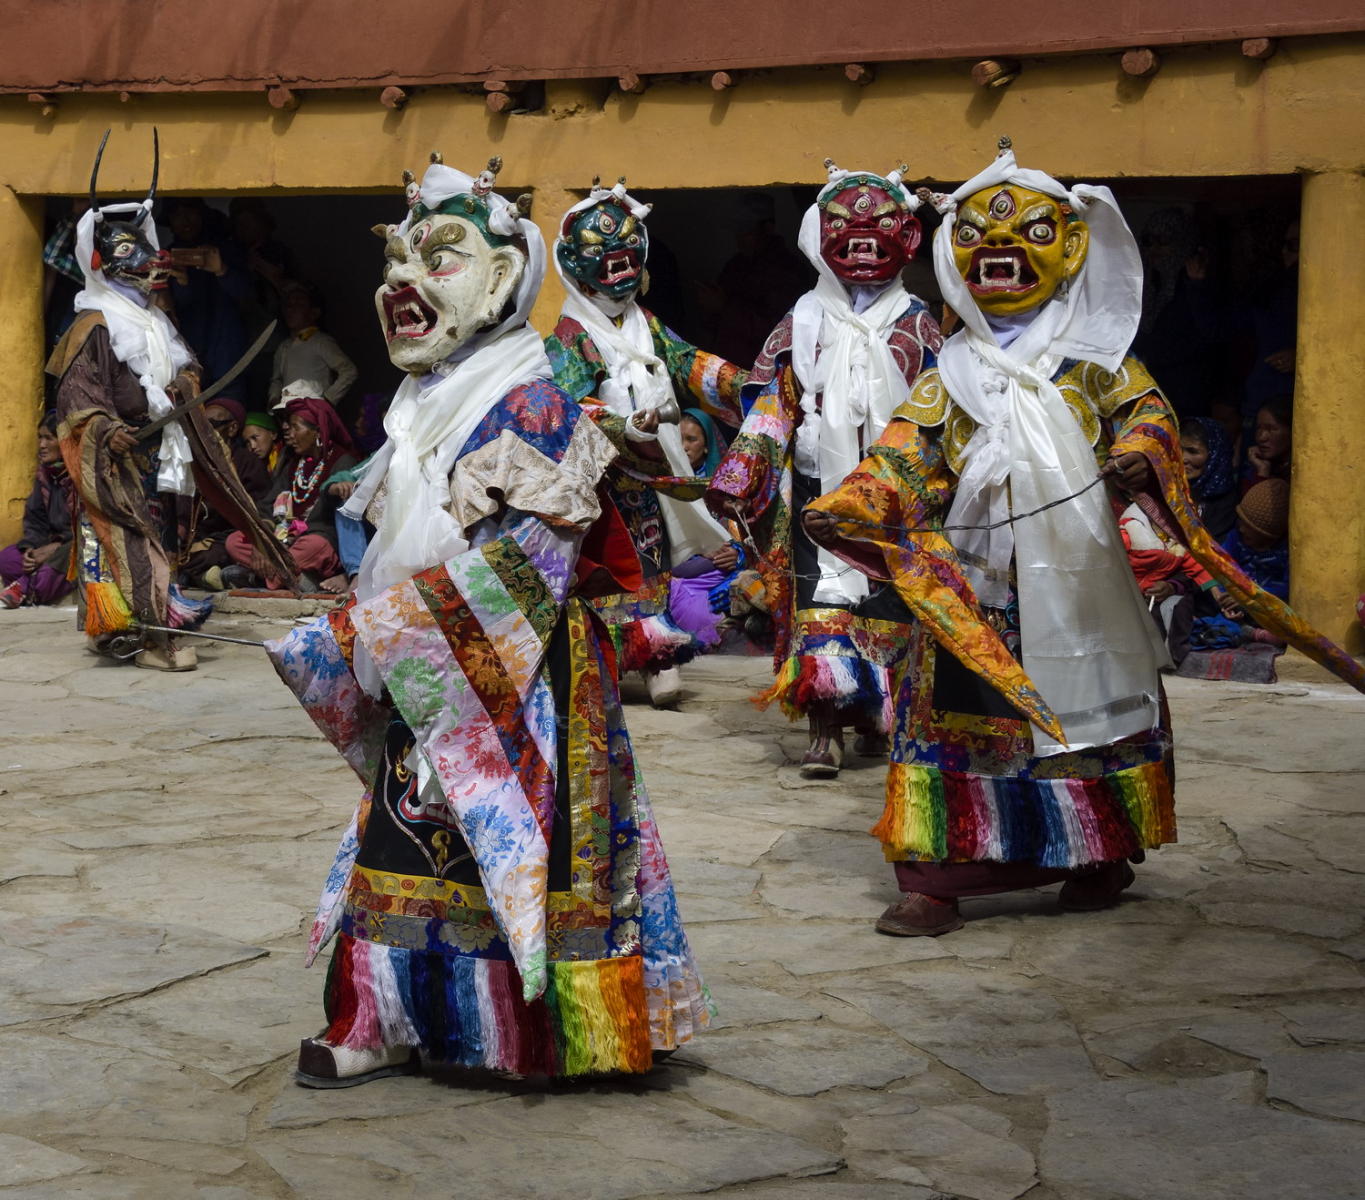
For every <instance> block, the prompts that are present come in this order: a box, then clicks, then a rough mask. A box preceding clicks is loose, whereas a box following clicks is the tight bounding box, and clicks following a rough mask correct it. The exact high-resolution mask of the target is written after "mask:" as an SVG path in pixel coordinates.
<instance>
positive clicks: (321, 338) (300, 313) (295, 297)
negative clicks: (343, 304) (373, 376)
mask: <svg viewBox="0 0 1365 1200" xmlns="http://www.w3.org/2000/svg"><path fill="white" fill-rule="evenodd" d="M282 315H283V317H284V324H285V327H286V328H287V329H288V330H289V335H290V336H289V338H288V340H286V341H284V342H281V343H280V347H279V349H278V350H276V351H275V372H274V375H273V377H272V378H271V380H270V403H271V406H272V407H273V408H278V407H280V396H281V394H282V392H283V391H284V385H285V384H286V383H288V382H289V381H290V380H291V379H314V380H317V382H318V383H319V384H321V386H322V391H321V392H320V393H319V394H320V395H321V396H322V398H323V399H324V400H326V401H327V402H328V403H329V404H331V405H332V407H333V408H335V407H336V406H337V405H338V404H340V403H341V400H342V398H343V397H344V396H345V395H346V393H347V392H348V391H350V390H351V385H352V384H353V383H355V381H356V376H357V375H358V374H359V372H358V371H357V370H356V366H355V363H353V362H352V361H351V360H350V359H349V358H347V357H346V352H345V351H344V350H342V348H341V347H340V346H339V345H338V344H337V340H336V338H334V337H333V336H332V335H331V334H330V333H324V332H323V331H322V329H321V328H320V324H321V321H322V316H323V301H322V294H321V293H320V292H318V291H317V290H316V289H315V288H307V287H304V286H303V285H301V284H300V285H298V286H296V287H292V288H290V289H289V290H288V291H287V292H285V294H284V302H283V305H282Z"/></svg>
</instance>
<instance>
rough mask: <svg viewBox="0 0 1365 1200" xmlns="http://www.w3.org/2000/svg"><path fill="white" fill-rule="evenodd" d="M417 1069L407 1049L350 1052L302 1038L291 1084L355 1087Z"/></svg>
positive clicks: (416, 1060)
mask: <svg viewBox="0 0 1365 1200" xmlns="http://www.w3.org/2000/svg"><path fill="white" fill-rule="evenodd" d="M421 1065H422V1062H421V1059H420V1058H419V1057H418V1056H417V1054H416V1053H415V1052H414V1051H413V1048H412V1047H411V1046H379V1047H378V1048H376V1049H374V1050H352V1049H350V1048H349V1047H347V1046H329V1045H328V1044H327V1043H326V1042H324V1041H323V1040H322V1039H321V1038H304V1039H303V1041H301V1042H300V1043H299V1066H298V1070H296V1071H295V1072H294V1082H295V1083H297V1084H298V1085H299V1086H300V1087H307V1088H344V1087H355V1086H356V1085H357V1084H360V1083H369V1082H370V1080H372V1079H383V1078H385V1077H386V1076H388V1075H416V1074H417V1073H418V1072H419V1071H420V1070H421Z"/></svg>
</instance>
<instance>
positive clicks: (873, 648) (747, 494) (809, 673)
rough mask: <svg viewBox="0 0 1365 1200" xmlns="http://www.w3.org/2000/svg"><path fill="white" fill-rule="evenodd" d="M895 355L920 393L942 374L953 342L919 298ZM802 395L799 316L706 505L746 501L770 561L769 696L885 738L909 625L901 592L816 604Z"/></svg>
mask: <svg viewBox="0 0 1365 1200" xmlns="http://www.w3.org/2000/svg"><path fill="white" fill-rule="evenodd" d="M889 344H890V346H891V350H892V353H893V354H894V355H895V357H896V359H897V361H898V362H899V364H900V366H901V369H902V370H903V371H904V372H905V379H906V382H907V383H909V384H911V385H912V386H913V384H914V382H915V380H916V379H917V378H918V377H919V375H920V373H921V372H922V371H924V370H926V369H927V368H929V367H932V366H933V364H934V361H935V356H936V354H937V353H938V349H939V347H940V346H941V345H942V344H943V335H942V333H941V332H940V331H939V328H938V325H937V324H936V323H935V322H934V319H933V317H931V316H930V315H929V310H928V308H926V307H925V305H924V303H923V302H922V301H921V300H919V299H917V298H915V297H913V296H911V297H909V304H908V305H907V307H906V309H905V311H904V313H902V315H901V316H900V317H899V318H898V320H897V321H896V324H895V326H894V330H893V332H892V334H891V337H890V340H889ZM803 397H804V390H803V388H802V386H801V382H800V380H799V379H798V378H797V375H796V371H795V370H794V368H793V367H792V315H791V314H790V313H788V314H787V316H786V317H785V318H784V319H783V321H782V323H781V324H780V325H778V327H777V328H776V329H774V330H773V332H772V334H771V335H770V336H769V337H768V341H767V343H766V345H765V346H764V347H763V352H762V353H761V354H760V355H759V356H758V360H757V361H756V362H755V363H754V369H753V372H752V374H751V375H750V376H749V380H748V382H747V384H746V385H745V388H744V396H743V400H744V411H745V417H744V424H743V425H742V426H741V427H740V431H739V434H738V435H737V436H736V438H735V440H734V441H733V442H731V444H730V449H729V450H728V451H727V452H726V455H725V457H724V458H723V459H722V460H721V464H720V466H719V467H717V468H716V473H715V475H714V477H713V478H712V480H711V487H710V490H709V491H708V492H707V497H706V498H707V503H708V504H709V505H710V506H711V510H712V512H714V513H715V514H716V515H717V516H719V517H728V516H729V512H728V504H729V502H731V501H734V500H737V501H740V502H741V504H742V507H743V509H744V511H745V512H746V514H747V519H748V521H749V523H750V526H751V528H752V532H753V536H754V540H755V542H756V543H757V549H758V550H759V552H760V554H761V557H760V558H759V560H758V573H759V576H760V578H761V579H762V581H763V586H764V591H765V594H766V603H767V607H768V614H769V616H770V617H771V618H772V622H773V632H774V645H773V671H774V673H775V675H776V680H775V682H774V683H773V686H772V688H770V689H769V690H768V691H767V692H765V693H764V694H763V696H762V697H761V699H762V701H763V702H765V703H770V702H772V701H773V700H776V701H778V702H779V703H780V704H781V705H782V709H783V711H784V712H785V713H786V714H787V715H788V717H791V718H796V717H798V716H802V715H804V714H805V713H806V712H807V711H808V710H809V709H810V708H811V707H812V706H813V705H815V704H817V703H821V702H823V703H827V704H832V705H834V706H835V707H836V708H837V709H839V710H840V711H841V713H842V715H843V716H844V717H845V718H849V719H852V720H853V721H855V722H856V723H857V724H859V725H863V726H869V727H876V728H878V729H885V728H886V727H887V722H888V721H889V717H890V674H891V671H892V670H893V669H894V667H895V664H896V663H897V662H898V661H899V660H900V657H901V655H902V654H903V653H904V650H905V645H906V641H907V639H908V638H909V636H910V629H909V619H910V618H909V614H908V613H907V612H906V611H905V609H904V606H903V605H902V604H901V603H900V602H899V600H898V599H897V597H896V596H895V594H894V592H893V591H891V590H890V589H886V588H880V589H879V588H878V587H877V586H876V585H875V584H874V585H873V589H872V593H871V594H870V595H869V596H867V597H866V598H865V599H864V600H863V601H862V603H861V604H859V605H856V606H847V605H836V604H828V603H822V602H817V601H816V600H815V599H814V592H815V581H816V580H817V579H818V577H819V564H818V561H817V557H816V553H817V552H816V547H815V545H814V543H813V542H811V540H810V539H809V538H808V537H807V536H806V534H805V531H804V530H803V529H802V528H801V525H800V520H799V517H800V512H801V509H802V508H804V507H805V505H806V504H808V503H809V502H810V501H812V500H814V499H815V498H816V497H817V496H818V495H819V494H820V490H821V489H820V481H819V480H818V479H816V478H814V477H810V476H806V475H804V474H801V473H799V472H798V471H797V469H796V461H795V459H796V456H795V449H796V435H797V430H798V429H799V428H800V426H801V422H802V420H803V417H804V414H803V412H802V410H801V401H802V399H803Z"/></svg>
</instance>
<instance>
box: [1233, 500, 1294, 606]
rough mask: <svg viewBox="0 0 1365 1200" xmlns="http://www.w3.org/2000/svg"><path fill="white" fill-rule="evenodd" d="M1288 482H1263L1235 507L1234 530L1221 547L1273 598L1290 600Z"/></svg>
mask: <svg viewBox="0 0 1365 1200" xmlns="http://www.w3.org/2000/svg"><path fill="white" fill-rule="evenodd" d="M1288 536H1289V481H1288V480H1287V479H1279V478H1270V479H1263V480H1262V481H1261V482H1260V483H1256V484H1253V485H1252V486H1251V488H1250V489H1249V490H1248V491H1247V493H1246V495H1245V496H1243V497H1242V502H1241V504H1239V505H1238V506H1237V527H1236V528H1235V529H1234V530H1233V531H1232V532H1231V533H1230V534H1228V536H1227V537H1226V538H1224V539H1223V548H1224V549H1225V550H1227V552H1228V553H1229V554H1230V555H1231V556H1232V557H1233V558H1234V559H1235V560H1236V562H1237V565H1238V566H1239V567H1241V568H1242V570H1243V571H1245V572H1246V573H1247V574H1248V575H1250V576H1251V578H1252V579H1253V580H1255V581H1256V582H1257V583H1259V584H1260V585H1261V586H1262V587H1263V588H1265V590H1266V591H1267V592H1269V593H1270V594H1271V595H1272V596H1278V597H1279V598H1280V599H1281V600H1288V599H1289V541H1288Z"/></svg>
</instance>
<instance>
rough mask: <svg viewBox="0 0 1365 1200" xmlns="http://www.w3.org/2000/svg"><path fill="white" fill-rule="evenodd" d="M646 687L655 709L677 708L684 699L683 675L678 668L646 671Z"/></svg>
mask: <svg viewBox="0 0 1365 1200" xmlns="http://www.w3.org/2000/svg"><path fill="white" fill-rule="evenodd" d="M644 677H645V687H646V689H648V691H649V702H650V703H651V704H652V705H654V707H655V708H677V707H678V701H680V700H681V699H682V675H681V673H680V672H679V671H678V668H677V667H669V668H668V669H667V670H666V671H645V672H644Z"/></svg>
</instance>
